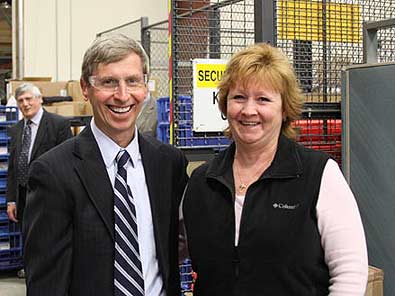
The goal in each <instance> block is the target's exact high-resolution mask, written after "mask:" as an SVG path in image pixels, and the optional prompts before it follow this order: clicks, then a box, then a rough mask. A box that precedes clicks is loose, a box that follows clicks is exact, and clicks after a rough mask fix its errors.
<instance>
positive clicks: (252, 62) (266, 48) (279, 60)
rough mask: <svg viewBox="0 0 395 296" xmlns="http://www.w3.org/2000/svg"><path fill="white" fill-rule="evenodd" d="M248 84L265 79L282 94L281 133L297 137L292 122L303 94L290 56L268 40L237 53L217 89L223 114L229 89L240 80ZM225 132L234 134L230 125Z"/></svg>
mask: <svg viewBox="0 0 395 296" xmlns="http://www.w3.org/2000/svg"><path fill="white" fill-rule="evenodd" d="M240 81H241V83H242V84H243V85H244V86H247V85H248V84H249V83H250V82H257V83H262V84H263V85H264V86H266V87H269V88H270V89H272V90H273V91H276V92H278V93H280V94H281V99H282V105H283V111H284V114H285V116H286V117H285V119H284V121H283V123H282V126H281V133H282V134H284V135H285V136H287V137H289V138H295V136H296V131H295V130H294V129H293V127H292V125H291V122H292V121H294V120H296V119H298V118H299V116H300V114H301V111H302V106H303V95H302V92H301V89H300V87H299V84H298V82H297V79H296V75H295V72H294V71H293V68H292V67H291V65H290V63H289V61H288V58H287V57H286V56H285V55H284V54H283V53H282V52H281V51H280V50H279V49H278V48H275V47H273V46H271V45H269V44H266V43H258V44H255V45H251V46H249V47H247V48H245V49H243V50H241V51H239V52H237V53H235V54H234V55H233V56H232V58H231V59H230V61H229V62H228V64H227V66H226V70H225V72H224V74H223V75H222V78H221V81H220V83H219V86H218V89H219V93H218V105H219V109H220V111H221V112H222V114H223V115H224V116H226V114H227V101H228V94H229V90H230V89H231V88H233V87H235V85H236V84H237V83H240ZM225 133H226V134H227V135H228V136H229V137H232V135H231V132H230V130H229V128H227V129H226V130H225Z"/></svg>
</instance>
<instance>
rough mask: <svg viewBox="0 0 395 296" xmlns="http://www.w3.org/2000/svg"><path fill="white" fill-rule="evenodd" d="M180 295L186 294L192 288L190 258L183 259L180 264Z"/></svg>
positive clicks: (184, 295)
mask: <svg viewBox="0 0 395 296" xmlns="http://www.w3.org/2000/svg"><path fill="white" fill-rule="evenodd" d="M180 279H181V295H182V296H186V295H188V293H189V292H192V289H193V278H192V264H191V260H190V259H188V258H187V259H185V260H184V262H183V263H182V264H181V265H180Z"/></svg>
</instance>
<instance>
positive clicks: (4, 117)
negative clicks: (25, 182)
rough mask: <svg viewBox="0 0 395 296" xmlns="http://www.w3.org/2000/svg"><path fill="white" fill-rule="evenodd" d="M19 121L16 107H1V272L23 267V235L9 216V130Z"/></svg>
mask: <svg viewBox="0 0 395 296" xmlns="http://www.w3.org/2000/svg"><path fill="white" fill-rule="evenodd" d="M17 121H18V109H17V108H16V107H6V106H0V270H4V269H16V268H21V267H22V265H23V264H22V235H21V231H20V228H19V225H18V224H16V223H14V222H12V221H10V220H9V219H8V215H7V201H6V189H7V170H8V157H9V151H8V147H9V144H10V138H9V136H8V133H7V131H8V128H9V127H10V126H11V125H13V124H15V123H16V122H17Z"/></svg>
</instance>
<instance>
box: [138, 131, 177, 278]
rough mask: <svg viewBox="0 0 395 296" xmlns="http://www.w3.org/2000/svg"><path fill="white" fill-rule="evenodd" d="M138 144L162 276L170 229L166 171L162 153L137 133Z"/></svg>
mask: <svg viewBox="0 0 395 296" xmlns="http://www.w3.org/2000/svg"><path fill="white" fill-rule="evenodd" d="M139 146H140V153H141V158H142V161H143V166H144V173H145V180H146V182H147V188H148V193H149V199H150V204H151V211H152V220H153V221H152V222H153V225H154V236H155V243H156V249H157V252H158V260H159V261H161V262H160V263H161V264H160V265H161V266H162V267H163V268H165V270H166V271H165V273H164V276H167V275H168V270H167V269H168V263H167V261H168V254H167V250H168V246H169V230H170V207H171V201H170V200H169V198H171V196H168V195H169V194H166V188H165V187H166V186H168V185H169V184H166V180H167V179H168V178H166V176H163V174H164V173H165V172H166V170H165V168H163V165H162V163H163V161H162V157H163V156H162V155H161V153H160V151H159V150H158V149H157V148H156V147H154V146H153V145H152V144H151V143H150V142H148V141H147V140H146V139H145V138H144V137H143V136H142V135H141V134H139Z"/></svg>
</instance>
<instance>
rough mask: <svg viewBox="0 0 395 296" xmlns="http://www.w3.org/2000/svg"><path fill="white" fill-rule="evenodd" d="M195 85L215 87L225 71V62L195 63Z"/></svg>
mask: <svg viewBox="0 0 395 296" xmlns="http://www.w3.org/2000/svg"><path fill="white" fill-rule="evenodd" d="M196 66H197V69H196V70H197V81H196V82H197V87H204V88H216V87H217V86H218V83H219V81H220V80H221V77H222V75H223V73H224V71H225V68H226V65H225V64H197V65H196Z"/></svg>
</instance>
